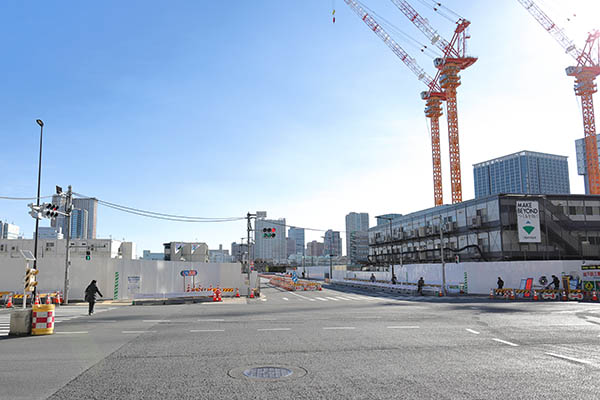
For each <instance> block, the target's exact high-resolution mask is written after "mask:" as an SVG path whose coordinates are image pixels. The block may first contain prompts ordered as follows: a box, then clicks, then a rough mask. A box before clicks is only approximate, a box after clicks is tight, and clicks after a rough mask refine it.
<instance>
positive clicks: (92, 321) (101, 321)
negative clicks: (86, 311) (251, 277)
mask: <svg viewBox="0 0 600 400" xmlns="http://www.w3.org/2000/svg"><path fill="white" fill-rule="evenodd" d="M86 322H88V323H97V324H99V323H103V322H117V320H116V319H101V320H88V321H86Z"/></svg>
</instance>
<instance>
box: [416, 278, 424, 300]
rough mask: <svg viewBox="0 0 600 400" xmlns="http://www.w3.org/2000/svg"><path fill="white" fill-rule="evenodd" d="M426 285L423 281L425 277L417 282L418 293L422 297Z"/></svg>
mask: <svg viewBox="0 0 600 400" xmlns="http://www.w3.org/2000/svg"><path fill="white" fill-rule="evenodd" d="M424 285H425V281H424V280H423V277H420V278H419V280H418V281H417V293H419V294H420V295H421V296H423V286H424Z"/></svg>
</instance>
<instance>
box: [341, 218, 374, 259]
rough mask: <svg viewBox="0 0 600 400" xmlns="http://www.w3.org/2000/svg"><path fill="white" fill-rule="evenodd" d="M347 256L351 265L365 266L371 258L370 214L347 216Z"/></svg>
mask: <svg viewBox="0 0 600 400" xmlns="http://www.w3.org/2000/svg"><path fill="white" fill-rule="evenodd" d="M346 256H347V257H348V263H349V264H350V265H358V264H363V263H366V262H367V261H368V256H369V214H368V213H355V212H351V213H350V214H348V215H346Z"/></svg>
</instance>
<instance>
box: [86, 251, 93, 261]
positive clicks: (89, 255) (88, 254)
mask: <svg viewBox="0 0 600 400" xmlns="http://www.w3.org/2000/svg"><path fill="white" fill-rule="evenodd" d="M91 259H92V256H91V253H90V252H89V250H88V251H86V252H85V260H86V261H90V260H91Z"/></svg>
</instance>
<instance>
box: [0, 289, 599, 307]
mask: <svg viewBox="0 0 600 400" xmlns="http://www.w3.org/2000/svg"><path fill="white" fill-rule="evenodd" d="M594 293H596V292H594ZM12 306H13V303H12V296H8V303H6V308H12Z"/></svg>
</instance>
